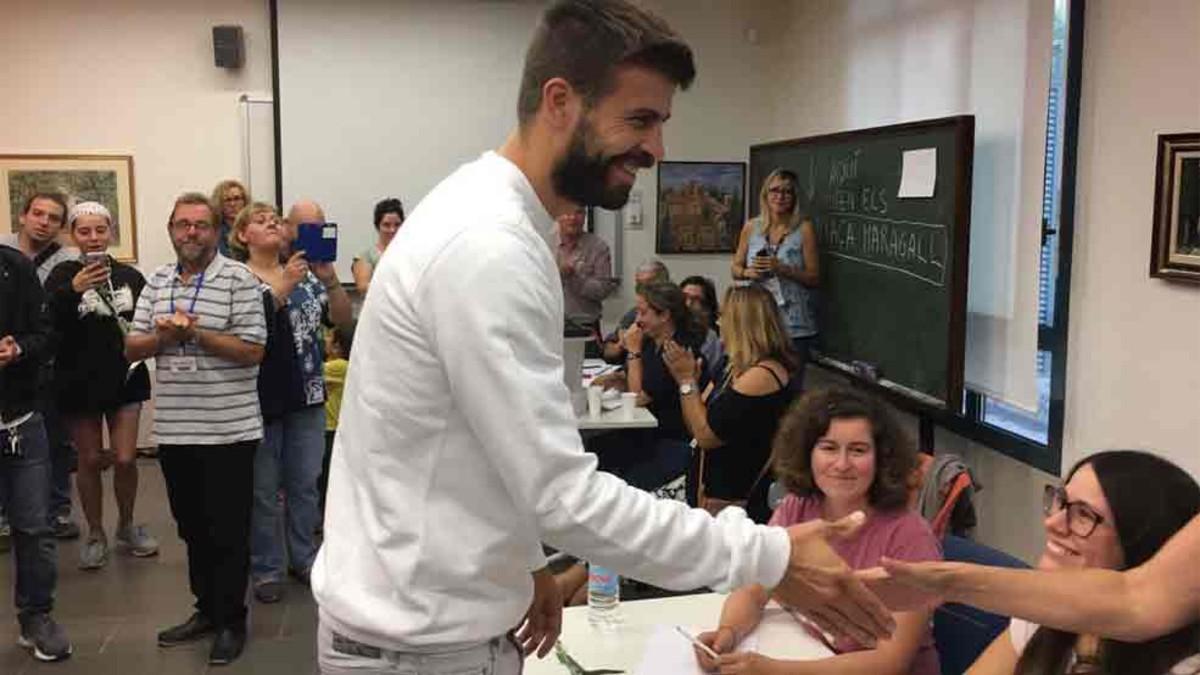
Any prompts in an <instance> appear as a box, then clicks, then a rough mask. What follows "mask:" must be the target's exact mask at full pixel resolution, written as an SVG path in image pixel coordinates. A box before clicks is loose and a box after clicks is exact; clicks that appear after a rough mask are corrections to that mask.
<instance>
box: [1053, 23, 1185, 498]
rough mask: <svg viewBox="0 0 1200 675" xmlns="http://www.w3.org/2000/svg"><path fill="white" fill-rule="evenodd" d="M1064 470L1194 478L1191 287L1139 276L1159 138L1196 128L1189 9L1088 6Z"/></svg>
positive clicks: (1143, 269) (1146, 253)
mask: <svg viewBox="0 0 1200 675" xmlns="http://www.w3.org/2000/svg"><path fill="white" fill-rule="evenodd" d="M1086 27H1087V28H1086V30H1087V38H1086V40H1085V43H1084V45H1085V48H1084V72H1083V101H1082V106H1083V107H1082V119H1081V122H1080V137H1079V181H1078V201H1077V204H1078V209H1079V210H1078V214H1077V216H1076V220H1075V263H1074V271H1073V273H1072V281H1071V324H1070V347H1069V349H1070V357H1069V362H1068V367H1067V416H1066V446H1067V449H1066V452H1065V453H1064V457H1063V463H1064V467H1065V466H1066V465H1069V464H1070V463H1071V462H1073V461H1074V460H1075V459H1076V458H1078V457H1080V456H1082V455H1084V454H1086V453H1088V452H1091V451H1093V450H1097V449H1105V448H1114V447H1131V448H1151V449H1155V450H1158V451H1160V452H1162V453H1163V454H1165V455H1167V456H1168V457H1170V458H1171V459H1172V460H1174V461H1175V462H1177V463H1179V464H1181V465H1182V466H1184V467H1185V468H1187V469H1188V470H1189V471H1191V472H1192V475H1194V476H1200V361H1198V360H1197V353H1198V352H1200V287H1198V286H1195V285H1180V284H1174V283H1167V282H1165V281H1161V280H1156V279H1151V278H1150V277H1149V276H1148V274H1147V270H1148V262H1149V257H1150V223H1151V219H1152V216H1153V202H1154V158H1155V148H1156V145H1155V144H1156V137H1157V135H1158V134H1160V133H1171V132H1183V131H1190V132H1200V76H1198V75H1197V73H1200V40H1197V39H1196V35H1197V34H1198V33H1200V3H1198V2H1195V0H1154V1H1153V2H1145V3H1131V2H1121V1H1120V0H1099V1H1096V0H1093V1H1092V2H1089V3H1088V13H1087V21H1086Z"/></svg>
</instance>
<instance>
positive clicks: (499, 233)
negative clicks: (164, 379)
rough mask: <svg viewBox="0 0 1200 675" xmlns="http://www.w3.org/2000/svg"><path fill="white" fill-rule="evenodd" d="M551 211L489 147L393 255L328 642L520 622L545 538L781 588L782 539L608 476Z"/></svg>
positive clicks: (337, 562)
mask: <svg viewBox="0 0 1200 675" xmlns="http://www.w3.org/2000/svg"><path fill="white" fill-rule="evenodd" d="M553 231H554V230H553V219H552V218H551V217H550V215H549V213H547V212H546V209H545V207H544V206H543V205H542V203H541V202H540V201H539V200H538V198H537V195H536V194H535V193H534V191H533V188H532V186H531V185H530V184H529V182H528V180H526V178H525V176H524V174H522V173H521V171H520V170H519V169H518V168H517V167H516V166H515V165H513V164H512V163H511V162H509V161H508V160H506V159H504V158H502V157H500V156H499V155H497V154H495V153H490V152H489V153H487V154H485V155H484V156H483V157H482V158H480V159H479V160H477V161H475V162H472V163H470V164H467V165H465V166H463V167H461V168H459V169H458V170H457V171H456V172H455V173H454V174H452V175H451V176H450V177H449V178H447V179H445V180H444V181H442V183H441V184H440V185H438V186H437V187H436V188H434V190H433V191H432V192H430V194H429V195H428V196H427V197H426V198H425V199H424V200H423V201H422V202H421V204H420V205H419V206H418V207H417V209H416V210H415V211H414V212H413V213H412V215H411V217H409V218H408V220H406V221H405V223H404V227H402V228H400V231H399V233H397V235H396V238H395V240H394V241H393V242H392V243H391V245H390V246H388V249H387V252H386V253H385V254H384V256H383V258H382V260H381V261H380V264H379V266H378V267H377V268H376V270H375V276H374V277H373V278H372V280H371V292H370V294H369V295H368V297H367V301H366V303H365V306H364V307H363V312H362V317H361V318H360V320H359V323H358V328H357V330H356V332H355V340H354V347H353V351H352V358H351V361H350V369H349V373H348V376H347V380H346V386H345V393H344V395H343V399H342V412H341V418H340V423H339V424H338V433H337V440H336V441H335V442H334V448H333V458H332V463H331V467H330V476H329V492H328V497H327V501H326V514H325V543H324V545H323V546H322V547H321V550H320V552H319V553H318V555H317V560H316V563H315V565H314V567H313V572H312V588H313V594H314V595H315V596H316V599H317V602H318V603H319V604H320V608H321V617H322V619H323V620H324V621H326V622H328V623H329V624H331V625H332V627H333V628H334V630H336V631H338V632H339V633H342V634H343V635H346V636H348V637H351V638H353V639H356V640H359V641H361V642H364V643H367V644H371V645H375V646H379V647H384V648H389V649H397V650H404V649H417V650H423V649H428V648H430V647H438V646H441V645H455V644H461V643H471V642H479V641H483V640H487V639H489V638H492V637H495V636H497V635H501V634H503V633H505V632H506V631H508V630H510V629H512V628H514V627H516V625H517V623H518V622H519V621H520V620H521V617H522V616H523V615H524V613H525V611H526V610H527V609H528V607H529V602H530V599H531V597H532V588H533V586H532V579H531V577H530V572H531V571H533V570H536V569H539V568H541V567H543V566H544V565H545V559H544V557H543V555H542V549H541V545H540V542H541V541H545V542H546V543H548V544H550V545H552V546H554V547H556V548H558V549H561V550H564V551H567V552H570V553H572V554H574V555H577V556H579V557H581V558H584V559H586V560H590V561H594V562H596V563H598V564H601V565H605V566H607V567H611V568H614V569H616V570H617V571H618V572H620V573H621V574H625V575H628V576H632V577H635V578H637V579H641V580H644V581H647V582H650V583H654V584H657V585H659V586H663V587H667V588H676V589H686V588H696V587H700V586H711V587H713V588H715V589H718V590H730V589H733V588H736V587H739V586H742V585H745V584H749V583H761V584H763V585H766V586H768V587H772V586H775V585H776V584H778V582H779V581H780V579H781V578H782V577H783V574H784V571H785V569H786V567H787V562H788V556H789V552H790V544H789V540H788V537H787V533H786V532H785V531H784V530H783V529H780V528H767V527H763V526H760V525H755V524H753V523H752V522H750V521H749V520H748V519H747V518H746V517H745V514H744V513H743V512H742V511H741V510H740V509H726V511H725V512H723V513H722V517H721V518H718V519H716V520H714V519H713V518H711V517H710V516H708V515H707V514H706V513H705V512H704V511H702V510H699V509H695V510H693V509H688V508H687V506H686V505H685V504H682V503H679V502H667V501H658V500H656V499H655V498H653V497H652V496H651V495H650V494H648V493H646V492H643V491H641V490H637V489H635V488H632V487H629V486H628V485H626V484H625V483H624V482H623V481H621V480H620V479H619V478H616V477H614V476H612V475H610V474H607V473H601V472H598V471H596V458H595V457H594V456H593V455H590V454H587V453H585V452H584V451H583V446H582V443H581V441H580V437H579V432H578V429H577V422H576V418H575V414H574V412H573V410H572V408H571V404H570V398H569V394H568V392H567V388H566V386H565V385H564V384H563V374H562V369H563V359H562V344H563V341H562V331H563V296H562V284H561V281H560V278H559V274H558V267H557V265H556V264H555V260H554V253H553V251H554V247H553V245H552V244H553V238H554V235H553Z"/></svg>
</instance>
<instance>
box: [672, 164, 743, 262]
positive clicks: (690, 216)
mask: <svg viewBox="0 0 1200 675" xmlns="http://www.w3.org/2000/svg"><path fill="white" fill-rule="evenodd" d="M745 218H746V163H745V162H659V164H658V227H657V235H656V243H655V250H656V251H657V252H658V253H665V254H671V253H732V252H733V251H734V249H736V248H737V243H738V234H739V233H740V232H741V230H742V224H743V222H744V221H745Z"/></svg>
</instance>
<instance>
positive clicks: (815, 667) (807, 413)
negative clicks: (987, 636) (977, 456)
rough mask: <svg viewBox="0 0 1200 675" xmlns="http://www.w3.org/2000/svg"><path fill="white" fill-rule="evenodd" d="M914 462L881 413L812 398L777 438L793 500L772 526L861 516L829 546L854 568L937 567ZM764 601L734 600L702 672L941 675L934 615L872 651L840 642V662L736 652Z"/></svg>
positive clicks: (849, 396)
mask: <svg viewBox="0 0 1200 675" xmlns="http://www.w3.org/2000/svg"><path fill="white" fill-rule="evenodd" d="M916 459H917V458H916V449H915V447H914V445H913V443H912V441H911V440H910V439H909V438H908V437H907V436H906V435H905V434H904V432H903V431H902V430H901V429H900V426H899V423H898V422H897V421H896V419H895V415H894V413H893V412H892V411H891V410H890V409H889V408H888V407H887V406H885V405H884V404H883V403H881V402H879V401H877V400H875V399H874V398H872V397H870V396H868V395H866V394H863V393H860V392H858V391H855V390H851V389H847V388H841V387H837V388H831V389H827V390H816V391H812V392H810V393H808V394H806V395H804V396H803V397H802V398H801V399H800V400H799V401H798V402H797V403H796V404H795V405H793V406H792V408H791V409H790V410H788V412H787V414H786V415H784V418H783V420H782V421H781V422H780V425H779V433H778V434H777V435H776V437H775V442H774V445H773V447H772V459H771V461H772V465H773V468H774V470H775V473H776V475H777V476H778V478H779V480H781V481H782V482H783V484H784V486H785V487H787V489H788V493H789V494H788V495H787V497H785V498H784V499H783V501H782V502H781V503H780V504H779V507H778V508H777V509H776V510H775V514H774V515H773V516H772V518H771V524H772V525H781V526H788V525H794V524H797V523H802V522H806V521H809V520H813V519H816V518H822V519H824V520H830V521H832V520H838V519H840V518H842V517H844V516H847V515H849V514H851V513H854V512H855V511H862V512H864V513H865V514H866V516H867V519H866V522H865V523H864V524H863V525H862V528H861V529H860V530H859V531H858V532H857V533H856V534H855V535H853V536H852V537H851V538H849V539H847V540H843V541H837V542H831V543H832V544H833V547H834V549H835V550H836V551H837V552H838V554H839V555H841V556H842V558H844V559H845V560H846V562H847V563H849V565H850V566H851V567H853V568H855V569H863V568H869V567H874V566H875V565H877V564H878V563H879V559H880V558H882V557H884V556H886V557H888V558H896V559H901V560H910V561H918V560H940V559H941V547H940V545H939V544H938V541H937V539H936V538H935V537H934V535H933V532H932V531H931V530H930V529H929V525H928V524H927V523H926V522H925V521H924V520H922V519H921V517H920V516H919V515H918V514H916V513H913V512H912V511H909V510H908V509H907V507H906V503H907V499H908V488H907V485H908V476H909V474H910V473H911V472H912V470H913V468H914V467H915V466H916ZM768 599H769V598H768V594H767V591H766V590H765V589H764V588H763V587H762V586H757V585H756V586H748V587H745V588H741V589H738V590H737V591H734V592H733V593H732V594H730V596H729V597H728V598H727V599H726V600H725V606H724V608H723V609H722V611H721V618H720V623H719V624H718V627H717V628H716V629H715V630H712V631H709V632H706V633H703V634H701V635H700V641H701V642H704V643H705V644H707V645H708V646H710V647H711V648H712V649H713V650H714V651H715V652H717V653H718V654H719V655H720V660H719V662H714V661H713V660H712V659H711V658H709V657H708V656H706V655H704V654H703V653H702V652H700V651H699V650H697V651H696V658H697V659H699V661H700V665H701V666H703V667H704V668H706V669H708V670H716V669H717V668H718V667H719V668H720V671H721V672H723V673H724V672H731V673H732V672H737V673H789V674H792V673H795V674H799V673H861V674H862V675H886V674H888V673H894V674H896V675H900V674H901V673H911V674H912V675H938V674H939V673H940V666H939V663H938V657H937V652H936V651H935V650H934V646H933V637H932V635H931V632H930V615H931V611H930V610H918V611H911V612H897V613H896V614H895V615H894V616H895V619H896V630H895V632H894V633H893V635H892V637H891V639H888V640H884V641H882V642H880V643H879V644H877V645H875V646H874V648H871V647H869V646H866V645H861V644H859V643H857V642H855V641H853V640H851V639H848V638H842V639H838V640H837V641H836V642H833V643H831V644H830V645H829V646H830V647H831V648H832V649H833V651H834V652H835V653H836V655H835V656H831V657H829V658H825V659H820V660H816V661H781V660H777V659H772V658H768V657H766V656H762V655H760V654H757V653H755V652H735V651H734V650H735V649H736V648H737V645H738V643H739V642H740V641H741V640H742V639H743V638H745V637H746V635H747V634H749V633H750V632H751V631H753V630H754V628H755V627H756V626H757V625H758V622H759V621H760V620H761V618H762V615H763V608H764V607H765V606H766V604H767V600H768ZM796 630H798V631H800V630H808V631H809V632H810V633H811V634H813V635H814V636H817V637H822V636H821V634H820V632H819V631H818V629H816V628H815V627H811V626H801V625H797V627H796Z"/></svg>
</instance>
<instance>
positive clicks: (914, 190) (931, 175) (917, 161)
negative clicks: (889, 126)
mask: <svg viewBox="0 0 1200 675" xmlns="http://www.w3.org/2000/svg"><path fill="white" fill-rule="evenodd" d="M936 184H937V148H922V149H921V150H905V151H904V163H903V166H902V168H901V170H900V191H899V193H898V194H897V195H896V196H897V197H899V198H901V199H911V198H924V197H932V196H933V190H934V187H935V186H936Z"/></svg>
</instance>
